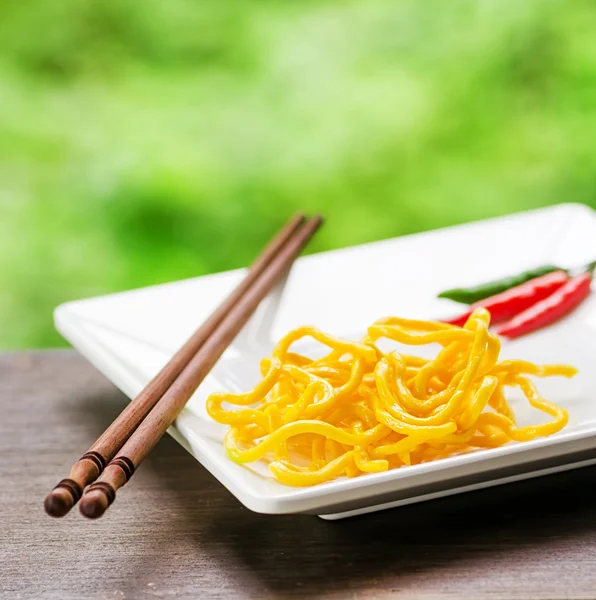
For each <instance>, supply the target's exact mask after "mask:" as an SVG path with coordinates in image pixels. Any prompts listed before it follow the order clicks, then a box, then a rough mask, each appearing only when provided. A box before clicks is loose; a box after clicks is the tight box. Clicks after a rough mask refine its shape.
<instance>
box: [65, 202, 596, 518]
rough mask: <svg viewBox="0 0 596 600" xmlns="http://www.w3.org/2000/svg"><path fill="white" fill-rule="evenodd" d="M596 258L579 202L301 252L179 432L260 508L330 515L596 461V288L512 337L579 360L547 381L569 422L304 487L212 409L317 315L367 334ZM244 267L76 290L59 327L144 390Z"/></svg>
mask: <svg viewBox="0 0 596 600" xmlns="http://www.w3.org/2000/svg"><path fill="white" fill-rule="evenodd" d="M595 258H596V214H595V213H594V212H593V211H591V210H590V209H589V208H587V207H585V206H583V205H576V204H565V205H560V206H556V207H553V208H549V209H544V210H537V211H532V212H527V213H521V214H517V215H513V216H508V217H504V218H499V219H491V220H488V221H482V222H477V223H472V224H467V225H462V226H458V227H452V228H448V229H443V230H438V231H432V232H428V233H422V234H417V235H412V236H406V237H401V238H396V239H392V240H386V241H382V242H376V243H372V244H366V245H362V246H356V247H352V248H346V249H341V250H334V251H331V252H324V253H320V254H316V255H310V256H306V257H303V258H301V259H299V260H298V261H297V262H296V264H295V265H294V267H293V269H292V272H291V274H290V276H289V277H288V279H287V280H286V282H285V283H284V285H283V286H280V287H279V288H278V289H277V290H276V292H275V293H274V294H272V295H271V297H269V298H268V299H267V300H266V301H264V302H263V303H262V305H261V306H260V308H259V310H258V311H257V313H256V314H255V315H254V316H253V318H252V319H251V321H250V322H249V323H248V324H247V326H246V327H245V328H244V330H243V331H242V332H241V334H240V335H239V336H238V337H237V338H236V340H235V341H234V343H233V344H232V346H231V347H230V348H229V349H228V350H227V351H226V353H225V354H224V356H223V357H222V358H221V360H220V361H219V362H218V364H217V365H216V367H215V368H214V370H213V371H212V373H211V374H210V375H209V377H208V378H207V379H206V380H205V381H204V383H203V384H202V385H201V386H200V388H199V390H198V391H197V393H196V394H195V395H194V396H193V398H192V399H191V400H190V402H189V403H188V405H187V407H186V409H185V410H184V411H183V412H182V414H181V415H180V416H179V418H178V419H177V421H176V424H175V426H174V427H172V428H171V430H170V433H171V434H172V435H173V436H174V437H175V439H176V440H177V441H178V442H180V443H181V444H182V445H183V446H184V447H185V448H186V449H187V450H188V451H189V452H190V453H191V454H192V455H193V456H194V457H195V458H196V459H197V460H198V461H199V462H200V463H201V464H203V465H204V466H205V467H206V468H207V469H208V470H209V471H210V472H211V473H212V474H213V475H214V476H215V477H216V478H217V479H219V481H221V482H222V483H223V485H225V486H226V487H227V488H228V489H229V490H230V492H231V493H232V494H234V495H235V496H236V497H237V498H238V499H239V500H240V501H241V502H242V503H243V504H244V505H245V506H247V507H248V508H250V509H252V510H254V511H257V512H262V513H271V514H279V513H312V514H319V515H321V516H324V517H325V518H341V517H346V516H351V515H354V514H360V513H363V512H369V511H372V510H379V509H382V508H389V507H392V506H398V505H401V504H408V503H412V502H417V501H421V500H426V499H430V498H436V497H440V496H445V495H450V494H455V493H459V492H463V491H468V490H472V489H478V488H481V487H488V486H491V485H497V484H500V483H505V482H509V481H515V480H519V479H524V478H529V477H535V476H538V475H544V474H547V473H552V472H555V471H561V470H565V469H571V468H575V467H579V466H584V465H588V464H593V463H596V403H595V401H596V392H595V390H596V299H595V298H589V299H588V300H587V301H586V302H585V303H584V304H583V305H582V306H581V307H580V308H579V309H578V310H577V311H576V312H575V313H573V315H570V316H569V317H568V318H566V319H565V320H564V321H562V322H561V323H559V324H557V325H554V326H552V327H550V328H548V329H546V330H544V331H541V332H538V333H536V334H534V335H531V336H527V337H526V338H522V339H520V340H518V341H515V342H506V343H505V344H504V346H503V354H504V355H505V356H508V357H513V356H515V357H519V358H524V359H529V360H532V361H534V362H539V363H552V362H567V363H571V364H573V365H575V366H577V367H578V368H579V369H580V374H579V375H578V376H577V377H575V378H574V379H573V380H571V381H567V380H565V381H561V380H557V378H552V379H550V380H549V379H546V380H541V381H540V382H539V384H540V385H539V388H540V390H541V391H542V392H543V393H544V395H545V396H546V397H547V398H549V399H552V400H554V401H556V402H558V403H560V404H562V405H564V406H565V407H566V408H567V409H568V411H569V414H570V422H569V425H568V426H567V427H566V428H565V429H564V430H563V431H562V432H560V433H558V434H556V435H554V436H552V437H549V438H544V439H538V440H534V441H531V442H526V443H523V444H510V445H507V446H505V447H501V448H496V449H490V450H479V451H477V452H475V453H472V454H467V455H464V456H456V457H452V458H447V459H443V460H440V461H437V462H434V463H426V464H421V465H415V466H411V467H404V468H401V469H396V470H392V471H388V472H384V473H377V474H367V475H363V476H361V477H358V478H355V479H347V478H342V479H338V480H336V481H333V482H329V483H325V484H322V485H318V486H314V487H310V488H304V489H300V488H292V487H287V486H284V485H282V484H280V483H278V482H276V481H275V480H273V479H272V477H271V475H270V474H269V472H268V470H267V469H266V468H264V467H263V468H261V467H260V466H257V467H246V466H240V465H237V464H235V463H233V462H232V461H231V460H229V459H228V458H227V457H226V455H225V452H224V450H223V447H222V435H223V432H224V428H223V427H222V426H220V425H218V424H216V423H214V422H212V421H211V420H210V419H209V418H208V417H207V415H206V413H205V410H204V404H205V399H206V397H207V396H208V395H209V394H210V393H211V392H213V391H221V390H222V389H231V390H238V389H248V388H249V387H250V386H251V385H252V384H253V383H254V381H255V380H256V378H257V376H258V370H257V366H258V361H259V359H260V358H261V357H262V356H264V355H266V354H268V353H269V352H270V350H271V348H272V346H273V344H274V341H275V340H277V339H278V338H279V337H280V336H281V335H283V334H284V333H285V332H287V331H288V330H289V329H291V328H293V327H295V326H298V325H302V324H305V323H308V324H313V325H316V326H318V327H319V328H321V329H323V330H325V331H328V332H330V333H333V334H336V335H341V336H346V337H355V336H360V334H362V333H363V332H364V331H365V330H366V327H367V325H368V324H370V323H372V322H373V321H374V320H376V319H378V318H380V317H383V316H387V315H400V316H406V317H414V316H415V317H419V318H429V319H432V318H437V317H442V316H445V315H448V314H450V313H455V312H458V311H459V310H461V306H460V305H455V304H454V303H451V302H449V301H447V300H439V299H437V298H436V294H437V292H438V291H439V290H441V289H444V288H447V287H452V286H453V285H454V284H461V285H467V284H473V283H477V282H481V281H484V280H486V279H487V278H493V277H499V276H504V275H508V274H511V273H515V272H517V271H520V270H523V269H526V268H530V267H533V266H536V265H540V264H543V263H555V264H560V265H562V266H570V267H571V266H581V265H583V264H585V263H588V262H590V261H592V260H594V259H595ZM243 275H244V270H235V271H229V272H225V273H219V274H216V275H208V276H205V277H199V278H196V279H191V280H186V281H180V282H177V283H171V284H166V285H161V286H157V287H153V288H147V289H142V290H135V291H131V292H125V293H122V294H115V295H112V296H106V297H101V298H94V299H90V300H83V301H78V302H72V303H68V304H65V305H62V306H60V307H59V308H58V309H57V310H56V313H55V323H56V327H57V328H58V330H59V331H60V332H61V333H62V334H63V335H64V337H65V338H66V339H67V340H69V341H70V342H71V343H72V344H73V345H74V346H75V347H76V348H77V349H78V350H79V351H80V352H81V353H82V354H83V355H84V356H85V357H86V358H87V359H88V360H89V361H90V362H91V363H93V364H94V365H95V366H96V367H97V368H98V369H99V370H100V371H102V372H103V373H104V374H105V375H106V376H107V377H108V378H109V379H110V380H112V381H113V382H114V383H115V384H116V385H117V386H118V387H119V388H120V389H121V390H122V391H123V392H124V393H125V394H127V395H128V396H129V397H134V396H135V395H136V394H138V393H139V392H140V391H141V389H142V388H143V387H144V386H145V385H146V384H147V382H148V381H149V380H150V379H151V378H152V376H153V375H154V374H155V373H156V372H157V371H158V370H159V369H160V368H161V367H162V366H163V365H164V364H165V363H166V362H167V360H168V359H169V358H170V356H171V355H172V354H173V353H174V351H175V350H176V349H177V348H178V347H179V346H180V345H181V344H182V343H183V342H184V341H185V340H186V338H187V337H188V336H189V335H190V333H191V332H192V331H193V330H194V329H195V328H196V327H198V325H199V324H200V323H201V322H202V321H203V320H204V319H205V318H206V317H207V316H208V315H209V314H210V312H211V311H212V310H213V309H214V307H215V306H216V305H217V304H218V303H219V302H220V301H221V300H222V299H223V298H224V297H225V295H227V293H228V292H229V291H230V290H231V289H232V287H234V286H235V285H236V284H237V282H238V281H239V280H240V279H241V278H242V277H243ZM363 281H364V282H366V285H363V284H362V282H363ZM513 402H514V408H515V399H514V400H513ZM526 404H527V403H526ZM516 414H517V415H518V417H519V420H520V421H521V422H522V423H523V422H524V421H525V420H528V422H529V421H530V420H533V421H535V420H536V418H537V414H536V413H535V412H532V411H531V409H529V408H527V407H526V406H525V405H523V404H520V405H519V407H518V408H517V410H516ZM538 418H539V415H538Z"/></svg>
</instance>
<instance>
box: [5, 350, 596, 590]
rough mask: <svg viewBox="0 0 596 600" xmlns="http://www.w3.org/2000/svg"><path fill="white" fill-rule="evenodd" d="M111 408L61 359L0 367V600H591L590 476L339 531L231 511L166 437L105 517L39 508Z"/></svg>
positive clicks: (229, 500)
mask: <svg viewBox="0 0 596 600" xmlns="http://www.w3.org/2000/svg"><path fill="white" fill-rule="evenodd" d="M125 402H126V400H125V398H124V397H123V396H122V394H120V393H119V392H118V391H117V390H116V389H115V388H114V387H113V386H112V385H111V384H110V383H109V382H108V381H106V380H105V378H103V377H102V376H101V375H100V374H99V373H97V371H95V370H94V369H93V368H92V367H91V366H89V365H88V364H87V363H86V362H85V361H84V360H83V359H82V358H80V357H79V356H78V355H77V354H75V353H74V352H70V351H58V352H46V353H24V354H16V355H4V356H0V409H1V412H0V506H1V508H0V511H1V512H0V598H2V599H4V598H6V599H11V600H12V599H13V598H14V599H26V598H32V599H36V600H37V599H44V598H50V599H67V600H68V599H73V600H74V599H76V600H80V599H83V598H90V599H131V598H193V599H194V598H199V599H203V598H232V599H233V598H338V599H339V598H342V599H343V598H365V599H371V598H416V599H421V598H424V599H426V598H452V599H455V598H458V599H459V598H470V599H476V598H479V599H482V598H490V599H498V598H508V599H509V598H512V599H517V598H524V599H525V598H541V599H542V598H544V599H546V598H584V599H585V598H590V599H592V598H596V498H595V493H594V490H595V489H596V469H594V468H586V469H581V470H578V471H574V472H570V473H564V474H561V475H556V476H551V477H546V478H541V479H536V480H533V481H529V482H524V483H519V484H512V485H508V486H503V487H500V488H493V489H490V490H485V491H481V492H474V493H470V494H464V495H460V496H456V497H453V498H449V499H443V500H437V501H433V502H427V503H424V504H418V505H414V506H410V507H406V508H400V509H394V510H390V511H385V512H380V513H376V514H372V515H368V516H364V517H358V518H354V519H350V520H346V521H338V522H325V521H322V520H320V519H318V518H316V517H308V516H286V517H268V516H266V515H258V514H254V513H251V512H250V511H249V510H247V509H245V508H243V507H242V506H241V505H240V504H239V503H238V502H237V501H236V500H235V499H234V498H233V497H232V496H231V495H230V494H229V493H228V492H227V491H226V490H225V489H224V488H223V487H222V486H221V485H220V484H219V483H218V482H217V481H216V480H215V479H213V477H212V476H211V475H209V474H208V473H207V472H206V471H205V470H204V469H203V468H202V467H201V466H200V465H199V464H198V463H197V462H196V461H195V460H194V459H193V458H191V457H190V456H189V455H188V454H186V452H184V450H182V448H180V447H179V446H178V445H177V444H176V443H175V442H174V441H173V440H172V439H171V438H169V437H168V438H166V439H164V440H162V441H161V442H160V444H159V445H158V447H157V448H156V449H155V450H154V452H153V453H152V454H151V455H150V456H149V458H148V459H147V460H146V461H145V463H144V464H143V466H142V467H141V468H140V469H139V471H138V473H137V474H136V475H135V480H134V481H133V482H131V484H130V485H129V486H127V488H126V489H125V490H123V491H122V494H121V495H120V498H119V500H118V502H117V503H116V504H115V505H114V506H113V507H112V508H111V509H110V511H109V512H108V513H107V514H106V516H105V517H104V518H103V519H101V520H99V521H96V522H93V521H88V520H85V519H83V518H82V517H80V516H79V514H78V512H77V511H73V513H72V514H70V515H68V516H67V517H66V518H64V519H61V520H60V519H51V518H50V517H47V516H46V515H45V514H44V512H43V507H42V502H43V498H44V496H45V494H46V493H47V492H48V490H49V489H51V488H52V486H53V485H54V484H55V482H56V480H57V479H59V478H60V477H61V476H62V474H63V472H64V470H65V468H66V469H68V467H69V466H70V465H71V464H72V463H73V462H74V461H75V460H76V459H77V458H78V456H79V455H80V454H81V453H82V452H84V451H85V449H86V448H87V447H89V445H90V443H91V442H93V441H94V439H95V438H96V437H97V436H98V435H99V434H100V433H101V432H102V431H103V430H104V429H105V427H106V426H107V425H108V424H109V423H110V421H111V420H112V419H113V418H114V416H115V415H116V414H117V413H118V412H119V411H120V410H121V409H122V407H123V405H124V403H125Z"/></svg>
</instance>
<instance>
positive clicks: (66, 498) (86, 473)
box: [44, 214, 305, 517]
mask: <svg viewBox="0 0 596 600" xmlns="http://www.w3.org/2000/svg"><path fill="white" fill-rule="evenodd" d="M304 221H305V217H304V215H302V214H298V215H296V216H294V217H293V218H292V219H291V220H290V221H289V222H288V223H287V224H286V225H285V226H284V227H283V228H282V229H281V230H280V231H279V232H278V233H277V234H276V235H275V237H274V238H273V239H272V240H271V241H270V243H269V244H268V245H267V247H266V248H265V249H264V250H263V252H262V253H261V254H260V255H259V256H258V257H257V258H256V260H255V262H254V263H253V264H252V266H251V267H250V269H249V270H248V273H247V274H246V276H245V277H244V279H243V280H242V281H241V282H240V284H238V286H237V287H236V288H235V289H234V290H233V291H232V292H231V293H230V295H229V296H228V297H227V298H226V299H225V300H224V302H223V303H222V304H221V305H220V306H219V307H218V308H217V309H216V310H215V311H214V312H213V313H212V314H211V316H210V317H209V318H208V319H207V320H206V321H205V322H204V323H203V324H202V325H201V326H200V327H199V328H198V329H197V330H196V331H195V333H194V334H193V335H192V336H191V337H190V338H189V340H188V341H187V342H186V343H185V344H184V345H183V346H182V347H181V348H180V350H178V351H177V352H176V354H174V356H173V357H172V358H171V360H170V361H169V362H168V363H167V364H166V365H165V366H164V367H163V369H162V370H161V371H160V372H159V373H158V374H157V375H156V376H155V377H154V378H153V379H152V380H151V381H150V382H149V383H148V384H147V386H146V387H145V388H144V389H143V390H142V391H141V393H140V394H139V395H138V396H137V397H136V398H135V399H134V400H133V401H132V402H131V403H130V404H129V405H128V406H127V407H126V408H125V409H124V410H123V411H122V412H121V413H120V415H119V416H118V417H117V418H116V420H115V421H114V422H113V423H112V424H111V425H110V426H109V427H108V428H107V429H106V430H105V432H104V433H103V434H102V435H101V436H100V437H99V439H98V440H97V441H96V442H95V443H94V444H93V445H92V446H91V448H89V450H88V451H87V452H86V453H85V454H83V456H82V457H81V458H80V459H79V460H78V461H77V462H76V463H75V464H74V465H73V467H72V469H71V470H70V474H69V475H68V477H67V478H66V479H63V480H62V481H60V483H58V485H57V486H56V487H55V488H54V489H53V490H52V491H51V492H50V493H49V494H48V496H47V497H46V499H45V502H44V506H45V510H46V512H47V513H48V514H49V515H51V516H53V517H62V516H64V515H65V514H66V513H68V511H69V510H70V509H71V508H72V507H73V506H74V505H75V504H76V503H77V501H78V500H79V498H80V497H81V495H82V493H83V490H84V489H85V487H86V486H87V485H89V484H90V483H91V482H93V481H95V480H96V479H97V477H99V475H100V474H101V473H102V471H103V470H104V468H105V466H106V465H107V464H108V463H109V462H110V461H111V460H112V459H113V458H114V456H115V455H116V453H117V452H118V450H119V449H120V448H121V447H122V445H123V444H124V443H125V442H126V440H127V439H128V438H129V437H130V436H131V434H132V433H133V432H134V431H135V429H136V428H137V427H138V426H139V424H140V423H141V421H142V420H143V419H144V418H145V417H146V416H147V414H148V413H149V411H150V410H151V409H152V408H153V407H154V406H155V404H156V403H157V401H158V400H159V399H160V398H161V397H162V396H163V395H164V393H165V392H166V390H167V389H168V388H169V387H170V386H171V385H172V384H173V383H174V381H175V380H176V378H177V377H178V376H179V375H180V373H181V372H182V370H183V369H184V368H185V367H186V365H188V363H189V362H190V361H191V359H192V358H193V356H194V355H195V354H196V353H197V352H198V351H199V349H200V348H201V347H202V346H203V344H204V343H205V342H206V341H207V339H209V337H210V336H211V335H212V334H213V332H214V331H215V330H216V329H217V327H218V326H219V324H220V323H221V322H222V320H223V319H224V318H225V317H226V315H227V314H228V313H229V312H230V310H231V309H232V307H234V306H235V305H236V304H237V303H238V302H239V300H240V299H241V298H242V297H243V296H244V294H245V293H246V292H247V290H248V289H250V287H251V286H252V285H253V283H254V282H255V281H256V280H257V278H258V277H259V276H260V275H261V274H262V273H263V271H264V270H265V269H266V268H267V266H268V265H269V264H270V263H271V261H272V260H273V259H274V258H275V257H277V255H278V253H279V252H280V250H281V249H282V248H283V247H284V246H285V245H286V244H287V243H288V241H289V240H290V239H292V237H293V236H294V235H295V234H296V232H297V230H298V228H299V227H301V226H302V225H303V223H304Z"/></svg>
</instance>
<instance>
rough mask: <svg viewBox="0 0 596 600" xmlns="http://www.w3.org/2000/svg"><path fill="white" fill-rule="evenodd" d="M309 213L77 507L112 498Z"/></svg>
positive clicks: (272, 279) (94, 514) (290, 249)
mask: <svg viewBox="0 0 596 600" xmlns="http://www.w3.org/2000/svg"><path fill="white" fill-rule="evenodd" d="M321 223H322V219H321V218H320V217H314V218H313V219H311V220H310V221H308V222H307V223H306V225H304V227H303V228H302V229H301V230H300V231H299V232H298V233H297V234H296V235H295V236H294V238H293V239H292V240H290V241H289V242H288V243H287V244H286V245H285V246H284V247H283V248H282V249H281V251H280V252H279V254H278V256H276V258H274V259H273V260H272V261H271V263H270V264H269V266H268V268H267V269H265V270H264V271H263V273H262V274H261V275H260V277H258V278H257V280H256V281H255V283H254V285H253V286H252V287H251V288H250V289H249V290H248V291H247V292H246V294H245V295H244V296H243V298H242V299H241V300H240V301H239V302H238V304H237V305H236V306H235V307H234V308H233V309H232V310H231V311H230V312H229V313H228V315H227V316H226V317H225V318H224V319H223V321H222V322H221V325H220V326H219V327H218V329H217V330H216V331H215V332H214V334H213V335H212V336H211V337H210V338H209V340H207V341H206V342H205V344H204V345H203V347H202V348H201V349H200V350H199V351H198V352H197V354H196V355H195V356H194V357H193V359H192V360H191V361H190V363H189V364H188V366H187V367H186V368H185V369H184V370H183V371H182V373H181V374H180V376H179V377H178V378H177V379H176V381H175V382H174V383H173V384H172V386H171V387H170V388H169V389H168V391H167V392H166V393H165V394H164V395H163V397H162V398H161V400H160V401H159V402H158V403H157V404H156V405H155V407H154V408H153V409H152V410H151V412H150V413H149V414H148V415H147V417H146V418H145V420H144V421H143V422H142V423H141V424H140V425H139V427H138V428H137V430H136V431H135V432H134V433H133V434H132V435H131V437H130V438H129V439H128V441H127V442H126V443H125V444H124V446H123V447H122V448H121V449H120V452H119V453H118V456H117V457H116V458H115V459H114V460H112V462H110V464H109V465H108V466H107V467H106V468H105V470H104V471H103V473H102V474H101V476H100V477H99V479H98V480H97V482H96V483H94V484H92V485H91V486H89V488H87V490H86V491H85V493H84V494H83V497H82V499H81V503H80V506H79V508H80V511H81V513H82V514H83V515H84V516H86V517H89V518H91V519H96V518H98V517H101V515H103V514H104V512H105V511H106V510H107V508H108V507H109V506H110V504H112V502H113V501H114V499H115V498H116V490H118V489H119V488H121V487H122V486H123V485H125V484H126V482H127V481H128V480H129V479H130V478H131V477H132V475H133V473H134V471H135V469H136V468H137V467H138V466H139V465H140V464H141V462H142V461H143V460H144V459H145V457H146V456H147V455H148V454H149V453H150V452H151V450H152V449H153V448H154V447H155V445H156V444H157V442H158V441H159V440H160V439H161V438H162V437H163V435H164V434H165V433H166V431H167V430H168V428H169V427H170V426H171V425H172V424H173V423H174V421H175V420H176V417H177V416H178V414H179V413H180V411H181V410H182V409H183V408H184V406H185V404H186V403H187V402H188V400H189V399H190V397H191V396H192V394H193V393H194V392H195V390H196V389H197V387H198V386H199V384H200V383H201V382H202V381H203V379H204V378H205V377H206V375H207V374H208V373H209V371H211V369H212V368H213V366H214V365H215V363H216V362H217V361H218V360H219V358H220V356H221V355H222V354H223V352H224V351H225V349H226V348H227V347H228V346H229V345H230V344H231V342H232V341H233V340H234V338H235V337H236V335H237V334H238V332H239V331H240V329H241V328H242V327H243V326H244V324H245V323H246V322H247V321H248V319H249V318H250V316H251V315H252V314H253V313H254V311H255V310H256V308H257V307H258V305H259V304H260V302H261V301H262V300H263V298H264V297H265V296H266V295H267V294H268V293H269V292H270V291H271V289H272V288H273V286H274V285H275V284H276V283H277V282H278V281H279V280H280V279H281V277H282V276H283V275H284V274H285V273H286V272H287V271H288V270H289V269H290V267H291V266H292V263H293V262H294V260H295V259H296V257H297V256H298V255H299V254H300V252H301V250H302V249H303V248H304V246H306V244H307V243H308V241H309V240H310V238H311V237H312V236H313V235H314V233H315V232H316V231H317V229H318V228H319V227H320V225H321Z"/></svg>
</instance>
